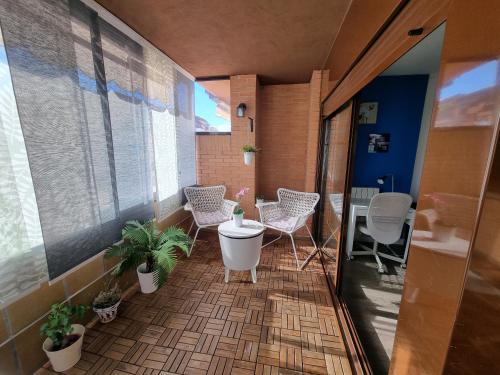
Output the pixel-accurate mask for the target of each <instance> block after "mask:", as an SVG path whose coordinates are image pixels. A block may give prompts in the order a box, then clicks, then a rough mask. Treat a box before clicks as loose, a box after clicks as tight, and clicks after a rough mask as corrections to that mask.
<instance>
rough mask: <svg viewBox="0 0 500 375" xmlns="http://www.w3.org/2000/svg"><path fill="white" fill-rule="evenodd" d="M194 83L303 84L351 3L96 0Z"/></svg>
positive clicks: (321, 59)
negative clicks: (219, 79)
mask: <svg viewBox="0 0 500 375" xmlns="http://www.w3.org/2000/svg"><path fill="white" fill-rule="evenodd" d="M97 2H98V3H99V4H101V5H102V6H104V7H105V8H106V9H108V10H109V11H110V12H111V13H113V14H114V15H115V16H117V17H118V18H120V19H121V20H122V21H124V22H125V23H126V24H128V25H129V26H130V27H132V28H133V29H134V30H135V31H136V32H138V33H139V34H141V35H142V36H143V37H144V38H146V39H147V40H149V41H150V42H151V43H152V44H153V45H155V46H156V47H157V48H159V49H160V50H162V51H163V52H164V53H166V54H167V55H168V56H169V57H170V58H171V59H173V60H174V61H175V62H176V63H177V64H179V65H180V66H182V67H183V68H184V69H186V70H187V71H188V72H189V73H191V74H192V75H193V76H194V77H196V78H200V77H212V76H227V75H236V74H258V75H259V77H260V80H261V82H262V83H264V84H266V83H303V82H309V80H310V78H311V73H312V71H313V70H314V69H321V68H322V67H323V65H324V63H325V60H326V58H327V56H328V54H329V52H330V49H331V46H332V44H333V42H334V41H335V37H336V35H337V33H338V31H339V29H340V26H341V24H342V21H343V19H344V16H345V14H346V12H347V10H348V9H349V5H350V3H351V0H230V1H228V0H204V1H203V0H184V1H181V0H163V1H159V0H97Z"/></svg>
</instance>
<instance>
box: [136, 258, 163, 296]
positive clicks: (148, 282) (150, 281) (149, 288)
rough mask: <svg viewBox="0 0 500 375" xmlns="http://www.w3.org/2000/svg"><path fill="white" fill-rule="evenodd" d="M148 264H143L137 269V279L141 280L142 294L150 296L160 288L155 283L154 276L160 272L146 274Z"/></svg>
mask: <svg viewBox="0 0 500 375" xmlns="http://www.w3.org/2000/svg"><path fill="white" fill-rule="evenodd" d="M145 270H146V263H142V264H141V265H139V267H137V277H138V278H139V285H140V286H141V292H142V293H144V294H149V293H153V292H156V290H157V289H158V287H157V286H156V284H155V283H154V276H155V274H157V273H158V271H153V272H149V273H145V272H144V271H145Z"/></svg>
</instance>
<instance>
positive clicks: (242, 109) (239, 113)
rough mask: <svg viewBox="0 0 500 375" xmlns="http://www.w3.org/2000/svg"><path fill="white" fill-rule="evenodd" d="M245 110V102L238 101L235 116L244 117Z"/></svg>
mask: <svg viewBox="0 0 500 375" xmlns="http://www.w3.org/2000/svg"><path fill="white" fill-rule="evenodd" d="M246 110H247V106H246V105H245V103H240V104H238V106H237V107H236V117H240V118H241V117H245V111H246Z"/></svg>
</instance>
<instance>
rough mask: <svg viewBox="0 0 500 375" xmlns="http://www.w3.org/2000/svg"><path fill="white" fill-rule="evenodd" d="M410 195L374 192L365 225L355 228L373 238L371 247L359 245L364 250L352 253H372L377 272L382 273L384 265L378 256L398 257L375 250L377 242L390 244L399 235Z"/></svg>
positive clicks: (410, 200) (409, 203)
mask: <svg viewBox="0 0 500 375" xmlns="http://www.w3.org/2000/svg"><path fill="white" fill-rule="evenodd" d="M411 202H412V199H411V196H410V195H408V194H402V193H381V194H376V195H374V196H373V198H372V199H371V201H370V206H369V207H368V215H367V217H366V225H358V227H357V229H358V230H359V231H360V232H361V233H363V234H366V235H368V236H370V237H372V238H373V240H374V242H373V247H372V248H371V249H370V248H369V247H367V246H364V245H359V246H360V247H361V248H363V249H366V250H365V251H353V252H352V254H353V255H372V256H374V257H375V260H376V262H377V265H378V272H380V273H384V266H383V264H382V262H381V260H380V257H383V258H387V259H393V260H394V259H399V258H397V257H394V256H391V255H388V254H384V253H380V252H378V251H377V249H378V244H379V243H381V244H384V245H390V244H393V243H395V242H397V241H398V240H399V239H400V237H401V231H402V230H403V224H404V223H405V220H406V215H407V214H408V210H409V209H410V206H411Z"/></svg>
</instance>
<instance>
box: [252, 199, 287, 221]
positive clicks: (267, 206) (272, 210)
mask: <svg viewBox="0 0 500 375" xmlns="http://www.w3.org/2000/svg"><path fill="white" fill-rule="evenodd" d="M256 206H257V208H258V209H259V215H260V221H261V222H262V223H265V222H266V221H268V220H269V219H271V218H273V217H276V216H278V215H280V214H281V210H280V208H279V202H266V203H259V204H257V205H256Z"/></svg>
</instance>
